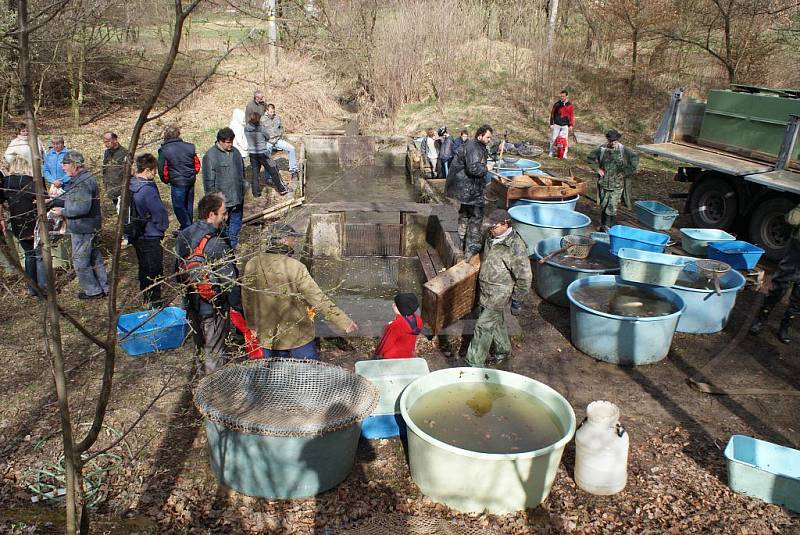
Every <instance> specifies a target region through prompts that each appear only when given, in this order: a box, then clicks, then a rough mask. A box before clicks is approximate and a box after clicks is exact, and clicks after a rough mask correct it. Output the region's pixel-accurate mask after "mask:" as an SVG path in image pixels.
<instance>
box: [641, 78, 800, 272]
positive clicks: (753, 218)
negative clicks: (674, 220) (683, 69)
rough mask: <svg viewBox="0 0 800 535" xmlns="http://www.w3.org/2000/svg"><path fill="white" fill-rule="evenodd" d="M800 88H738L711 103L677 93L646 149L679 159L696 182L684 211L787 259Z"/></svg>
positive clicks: (714, 94)
mask: <svg viewBox="0 0 800 535" xmlns="http://www.w3.org/2000/svg"><path fill="white" fill-rule="evenodd" d="M799 128H800V90H792V89H767V88H761V87H753V86H745V85H733V86H731V88H730V89H719V90H711V91H709V93H708V98H707V100H706V101H701V100H695V99H689V98H685V96H684V92H683V90H676V91H675V92H673V94H672V98H671V101H670V105H669V108H668V109H667V112H666V113H665V114H664V117H663V118H662V121H661V123H660V125H659V127H658V129H657V131H656V134H655V136H654V142H653V143H652V144H648V145H639V146H638V148H639V149H640V150H641V151H643V152H646V153H649V154H653V155H656V156H662V157H666V158H670V159H673V160H676V161H677V162H679V164H680V166H679V167H678V168H677V172H676V173H675V180H677V181H679V182H689V183H690V187H689V192H688V194H676V195H674V196H678V197H682V196H685V197H686V204H685V206H684V211H685V212H688V213H690V214H691V217H692V221H693V224H694V225H695V226H697V227H699V228H716V229H722V230H726V231H729V232H733V233H735V234H738V235H739V236H740V237H742V238H744V239H748V240H749V241H751V242H752V243H755V244H757V245H759V246H760V247H762V248H763V249H764V250H765V254H766V256H767V257H769V258H772V259H779V258H780V257H781V256H782V255H783V253H784V251H785V249H786V247H787V245H788V242H789V236H790V229H789V226H788V225H787V224H786V222H785V219H784V216H785V215H786V213H787V212H788V211H789V210H791V209H792V208H794V207H795V206H797V204H798V203H800V146H799V145H798V144H797V135H798V129H799Z"/></svg>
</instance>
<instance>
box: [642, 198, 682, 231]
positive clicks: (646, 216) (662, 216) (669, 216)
mask: <svg viewBox="0 0 800 535" xmlns="http://www.w3.org/2000/svg"><path fill="white" fill-rule="evenodd" d="M633 210H634V212H635V213H636V219H638V220H639V223H641V224H642V225H645V226H647V227H650V228H651V229H654V230H669V229H670V228H671V227H672V224H673V223H674V222H675V220H676V219H677V218H678V211H677V210H676V209H674V208H672V207H670V206H667V205H666V204H662V203H660V202H658V201H636V202H635V203H633Z"/></svg>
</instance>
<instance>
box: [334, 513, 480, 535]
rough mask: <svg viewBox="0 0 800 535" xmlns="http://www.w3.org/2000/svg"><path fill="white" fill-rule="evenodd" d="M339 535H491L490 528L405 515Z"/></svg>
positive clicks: (372, 521) (363, 524)
mask: <svg viewBox="0 0 800 535" xmlns="http://www.w3.org/2000/svg"><path fill="white" fill-rule="evenodd" d="M336 533H337V535H489V534H492V533H495V531H492V530H490V529H489V528H485V527H482V528H470V527H467V526H465V525H464V524H463V523H461V522H450V521H447V520H441V519H437V518H419V517H414V516H404V515H399V514H395V515H381V516H379V517H375V518H371V519H369V520H367V521H365V522H361V523H359V524H358V525H356V526H355V527H351V528H349V529H345V530H340V531H337V532H336Z"/></svg>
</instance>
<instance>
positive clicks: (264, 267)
mask: <svg viewBox="0 0 800 535" xmlns="http://www.w3.org/2000/svg"><path fill="white" fill-rule="evenodd" d="M300 237H302V234H300V233H299V232H297V231H296V230H295V229H293V228H292V227H291V226H289V225H286V224H282V223H278V224H275V225H272V227H271V228H270V239H269V246H268V248H267V251H266V252H265V253H262V254H260V255H258V256H255V257H253V258H251V259H250V260H249V261H248V262H247V264H246V265H245V266H244V278H243V279H242V302H243V305H244V315H245V318H247V324H248V325H249V326H250V328H251V329H252V330H253V331H255V333H256V336H257V337H258V341H259V344H260V345H261V347H262V348H263V349H264V357H267V358H269V357H292V358H308V359H319V351H318V350H317V347H316V344H315V343H314V337H315V331H314V316H315V315H316V314H317V313H320V314H322V317H323V318H325V319H326V320H327V321H330V322H331V323H333V325H334V326H336V327H337V328H338V329H340V330H342V331H344V332H346V333H352V332H355V330H356V329H357V328H358V326H357V325H356V324H355V322H354V321H353V320H351V319H350V318H349V317H348V316H347V314H345V313H344V311H342V310H341V309H340V308H339V307H337V306H336V305H335V304H334V302H333V301H331V300H330V299H329V298H328V296H327V295H325V294H324V293H323V292H322V290H320V288H319V286H318V285H317V283H316V282H314V279H313V278H311V275H310V274H309V272H308V269H307V268H306V266H305V265H303V263H302V262H300V261H299V260H295V259H294V258H292V257H291V254H292V252H293V251H294V249H295V247H297V245H298V243H299V238H300Z"/></svg>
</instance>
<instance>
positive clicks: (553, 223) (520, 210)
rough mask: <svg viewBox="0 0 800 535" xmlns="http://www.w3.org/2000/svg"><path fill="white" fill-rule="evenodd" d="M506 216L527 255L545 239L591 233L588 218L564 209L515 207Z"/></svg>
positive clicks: (533, 205)
mask: <svg viewBox="0 0 800 535" xmlns="http://www.w3.org/2000/svg"><path fill="white" fill-rule="evenodd" d="M508 214H509V215H510V216H511V226H512V227H514V230H516V231H517V232H518V233H519V235H520V236H521V237H522V239H523V240H524V241H525V244H526V245H527V246H528V254H529V255H531V254H533V253H534V251H536V244H537V243H539V242H540V241H541V240H544V239H546V238H562V237H564V236H566V235H567V234H584V235H587V234H589V233H590V232H591V229H590V227H591V224H592V220H591V219H589V216H586V215H584V214H582V213H580V212H574V211H572V210H566V209H564V208H551V207H549V206H541V205H535V204H527V205H517V206H513V207H511V208H509V210H508Z"/></svg>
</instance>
